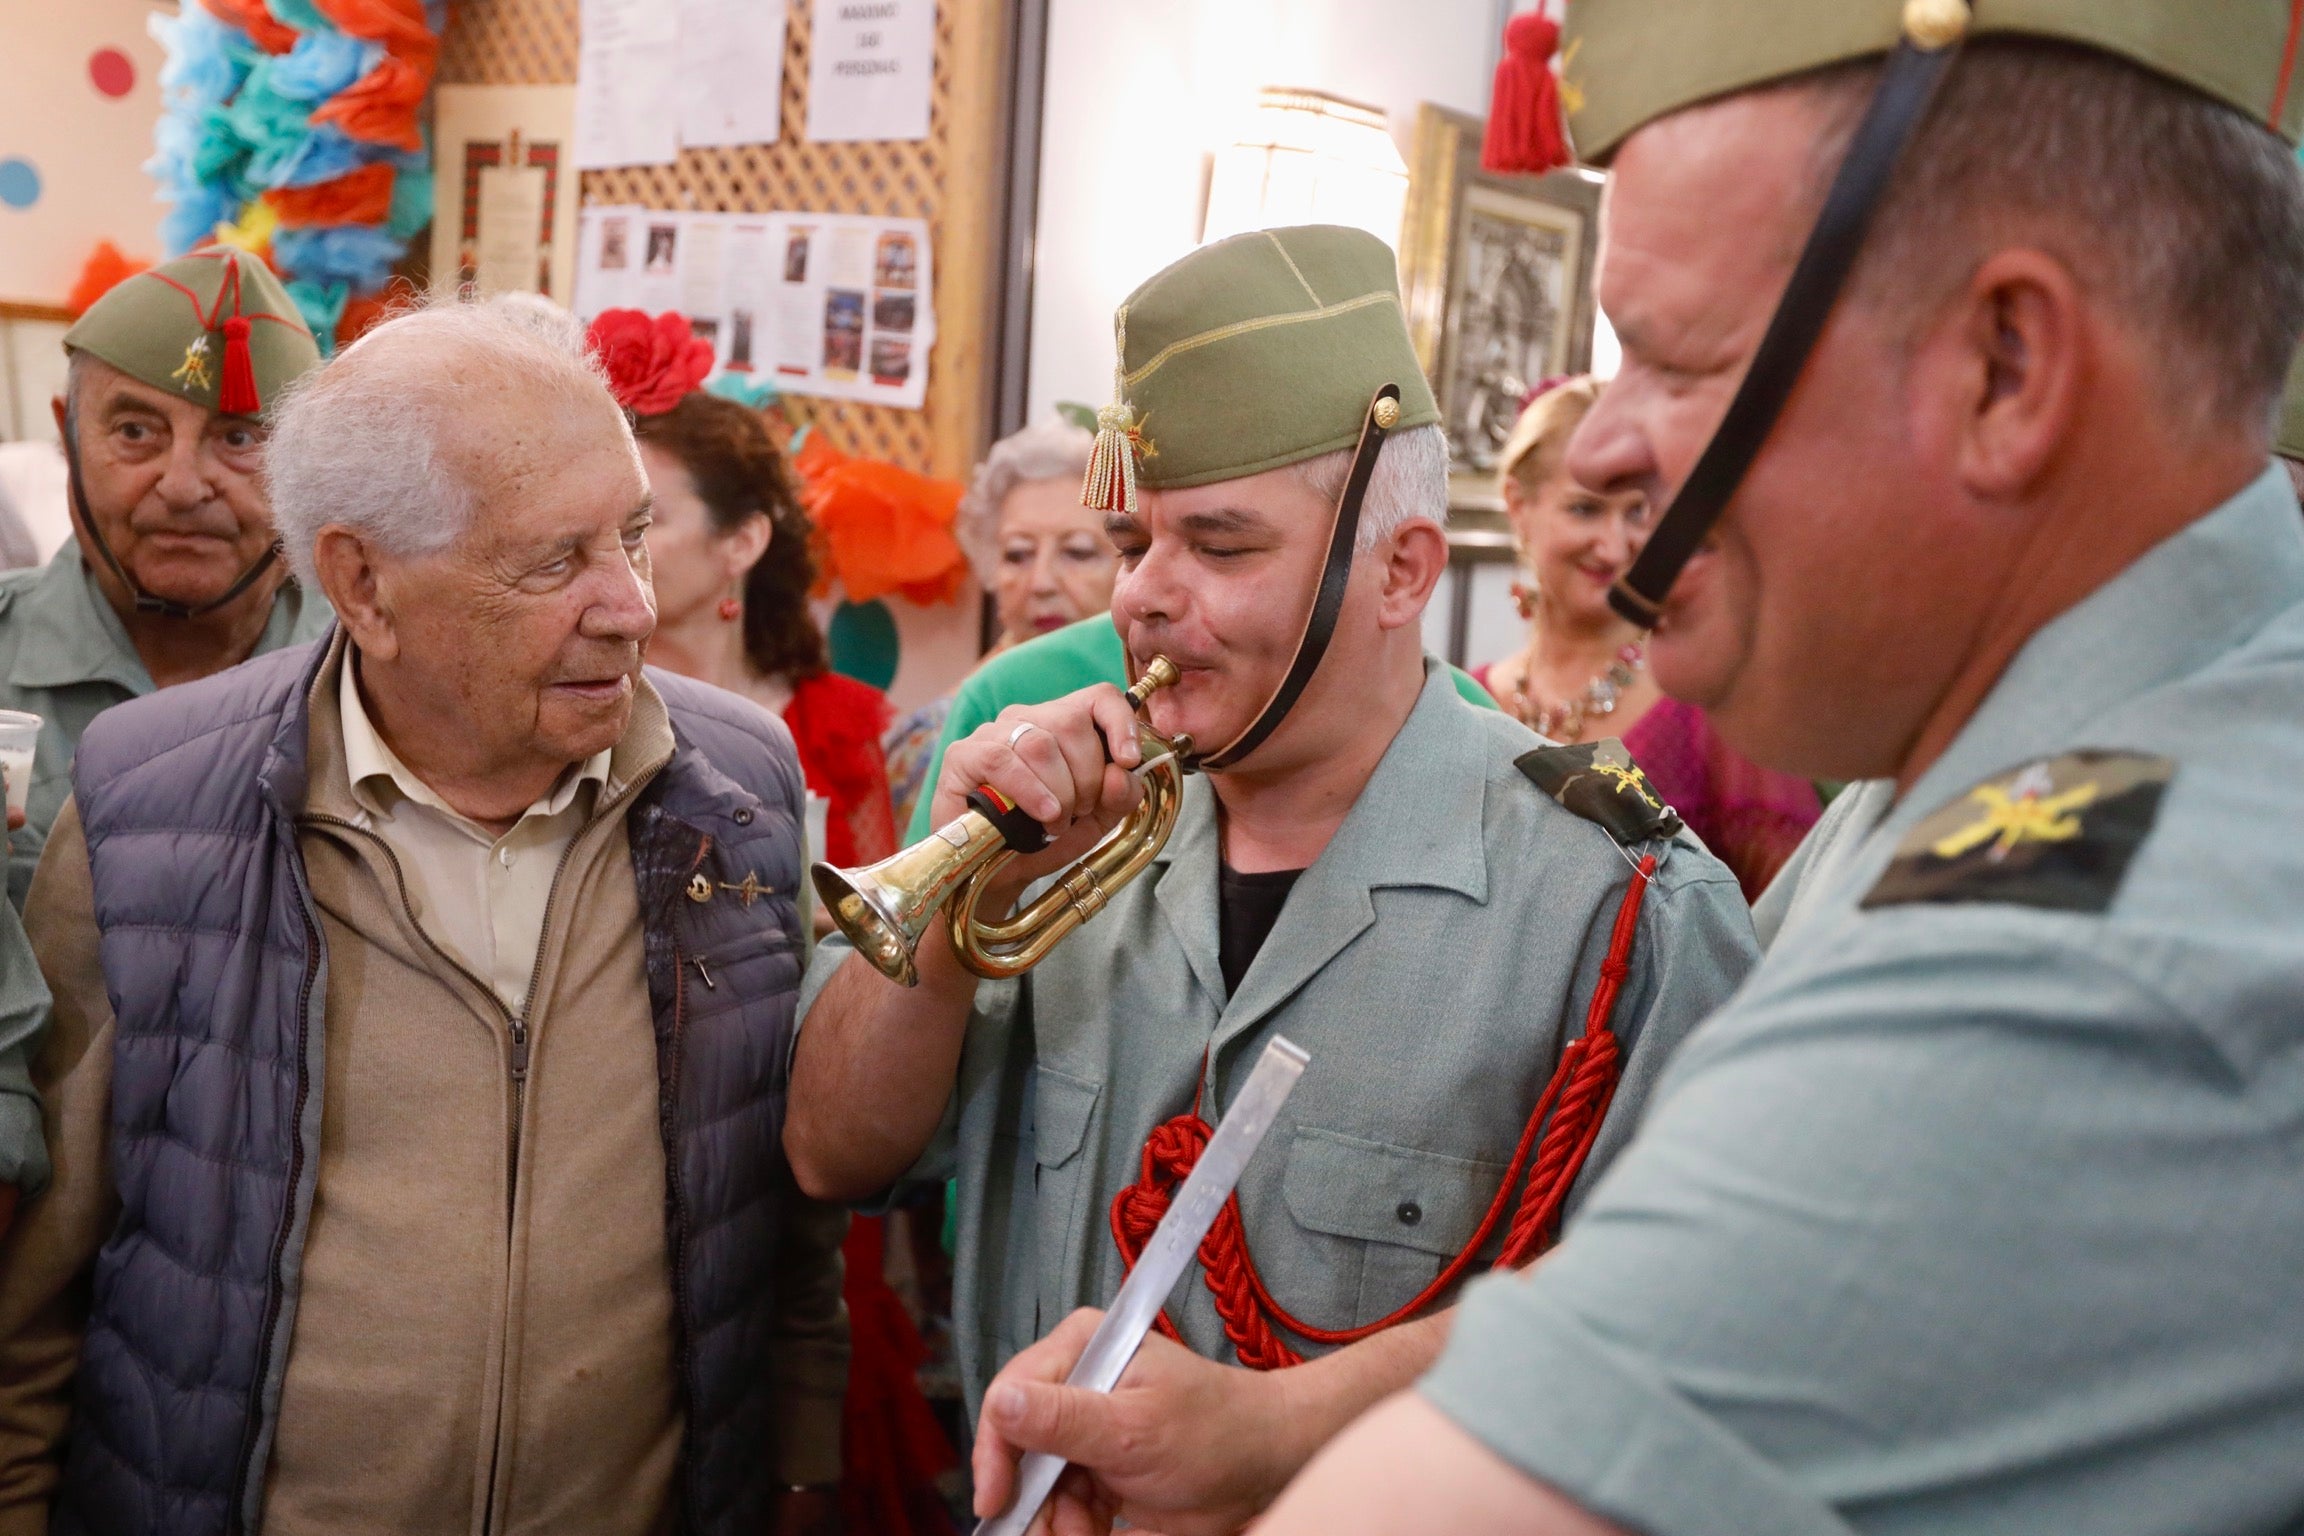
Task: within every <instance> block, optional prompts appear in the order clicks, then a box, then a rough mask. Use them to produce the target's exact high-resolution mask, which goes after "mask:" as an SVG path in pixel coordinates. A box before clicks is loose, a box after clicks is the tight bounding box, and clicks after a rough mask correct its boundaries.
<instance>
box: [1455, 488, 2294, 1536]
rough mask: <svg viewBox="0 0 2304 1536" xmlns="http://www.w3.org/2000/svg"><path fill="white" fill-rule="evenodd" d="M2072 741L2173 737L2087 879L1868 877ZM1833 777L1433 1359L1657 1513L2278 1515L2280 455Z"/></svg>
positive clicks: (1857, 1527)
mask: <svg viewBox="0 0 2304 1536" xmlns="http://www.w3.org/2000/svg"><path fill="white" fill-rule="evenodd" d="M2080 751H2100V752H2113V753H2133V754H2142V755H2147V756H2149V757H2152V758H2164V759H2169V760H2172V761H2173V764H2174V776H2173V778H2172V779H2171V780H2170V781H2169V782H2168V783H2167V786H2166V788H2165V790H2164V792H2163V793H2162V795H2161V798H2160V801H2159V805H2158V810H2157V816H2156V819H2155V820H2154V821H2153V822H2152V823H2151V825H2150V830H2149V831H2148V832H2147V833H2146V834H2145V837H2144V841H2143V842H2142V844H2141V846H2140V847H2139V848H2138V849H2137V851H2136V852H2135V853H2134V855H2133V859H2132V861H2131V862H2129V864H2128V865H2127V867H2126V873H2125V878H2124V879H2123V880H2121V881H2119V883H2118V885H2117V889H2116V890H2115V891H2114V892H2113V894H2112V898H2111V904H2110V906H2109V907H2108V909H2106V910H2103V911H2083V910H2052V909H2050V908H2047V907H2044V906H2040V905H2027V904H2023V903H2021V902H2019V901H2015V900H2009V899H2002V900H1976V899H1968V900H1958V899H1938V900H1935V901H1914V900H1910V899H1904V900H1899V901H1896V902H1894V903H1892V904H1887V905H1882V904H1880V903H1879V902H1878V901H1877V900H1875V901H1874V903H1873V904H1872V905H1871V906H1870V907H1869V908H1867V907H1866V906H1865V905H1864V903H1865V902H1866V900H1867V897H1868V896H1869V895H1871V894H1872V893H1874V892H1875V890H1876V889H1878V888H1881V887H1882V886H1883V878H1884V872H1885V871H1887V870H1888V869H1889V867H1890V865H1891V863H1892V861H1896V862H1900V863H1908V862H1909V860H1910V859H1911V857H1912V855H1910V854H1908V853H1900V845H1903V844H1905V843H1906V842H1907V840H1908V839H1911V840H1912V841H1913V843H1914V845H1915V846H1918V845H1919V844H1920V843H1922V842H1924V841H1925V839H1926V836H1927V834H1922V836H1921V837H1919V838H1914V837H1913V833H1914V830H1915V828H1916V827H1918V826H1919V824H1920V823H1922V822H1923V821H1925V820H1927V819H1928V818H1930V817H1931V816H1932V815H1934V814H1935V813H1938V812H1940V811H1942V810H1944V809H1945V808H1946V807H1956V806H1958V805H1959V804H1960V802H1962V801H1963V800H1964V799H1968V798H1973V797H1972V795H1971V791H1972V790H1974V789H1975V788H1976V787H1977V786H1979V785H1984V784H1990V783H1993V782H1995V781H2001V782H2005V781H2006V776H2008V775H2010V774H2011V773H2019V774H2021V773H2024V772H2027V771H2029V765H2032V764H2037V763H2041V762H2044V761H2054V760H2058V759H2061V758H2064V757H2065V755H2066V754H2070V753H2075V752H2080ZM1849 796H1851V797H1853V798H1847V799H1845V800H1844V802H1843V803H1836V804H1835V805H1834V806H1833V808H1832V811H1831V813H1830V814H1829V815H1828V816H1827V817H1826V820H1825V821H1824V823H1822V824H1820V825H1819V827H1818V829H1817V833H1816V835H1815V836H1814V837H1813V838H1812V839H1811V841H1810V844H1809V845H1808V846H1807V847H1805V848H1804V849H1803V851H1802V853H1801V855H1800V856H1799V857H1798V858H1796V859H1795V861H1794V862H1793V863H1792V864H1791V865H1788V866H1787V867H1786V870H1785V873H1784V876H1783V879H1784V881H1785V882H1786V883H1785V884H1784V885H1783V887H1782V888H1781V890H1780V892H1771V893H1770V895H1769V897H1768V899H1766V900H1765V901H1763V903H1762V906H1763V908H1764V909H1765V912H1764V915H1765V917H1766V918H1767V926H1768V927H1769V928H1771V929H1773V930H1775V938H1774V942H1773V943H1772V945H1771V947H1770V949H1769V952H1768V956H1767V959H1766V960H1765V962H1764V963H1763V964H1762V965H1761V967H1760V969H1759V970H1758V971H1757V972H1756V973H1755V974H1754V976H1753V978H1752V980H1751V982H1750V984H1749V985H1748V986H1746V987H1745V989H1744V991H1743V992H1742V993H1741V994H1739V996H1738V997H1737V998H1736V1000H1735V1001H1734V1002H1733V1003H1732V1004H1730V1005H1729V1007H1728V1008H1727V1009H1725V1010H1724V1011H1723V1012H1722V1013H1721V1014H1720V1016H1719V1017H1718V1018H1716V1019H1714V1020H1712V1021H1711V1022H1710V1023H1708V1024H1707V1025H1706V1026H1705V1027H1704V1029H1703V1031H1702V1032H1701V1033H1700V1034H1699V1035H1698V1036H1697V1037H1696V1038H1695V1039H1694V1040H1693V1041H1691V1042H1690V1044H1689V1046H1688V1048H1687V1049H1686V1050H1685V1051H1683V1052H1682V1053H1681V1054H1680V1056H1679V1058H1678V1059H1677V1060H1675V1061H1674V1062H1673V1064H1672V1067H1671V1070H1670V1071H1669V1072H1668V1073H1667V1074H1666V1076H1665V1079H1664V1081H1663V1082H1662V1083H1661V1084H1659V1085H1658V1088H1657V1093H1656V1098H1655V1101H1654V1103H1653V1104H1652V1105H1651V1107H1650V1110H1649V1113H1648V1116H1647V1118H1646V1120H1645V1121H1644V1122H1643V1124H1642V1126H1641V1129H1640V1132H1639V1135H1638V1136H1637V1137H1636V1138H1635V1139H1634V1141H1633V1143H1632V1145H1631V1146H1630V1147H1629V1148H1628V1149H1627V1150H1626V1152H1625V1154H1624V1156H1623V1158H1622V1159H1621V1160H1620V1161H1619V1162H1618V1163H1617V1166H1616V1167H1615V1169H1614V1170H1613V1171H1612V1172H1611V1174H1610V1175H1609V1177H1608V1179H1607V1181H1606V1182H1605V1183H1604V1184H1603V1185H1602V1186H1601V1187H1600V1188H1599V1189H1598V1190H1597V1191H1595V1193H1594V1195H1593V1197H1592V1199H1591V1200H1590V1201H1588V1202H1587V1203H1586V1205H1585V1207H1584V1209H1583V1211H1582V1213H1581V1214H1580V1215H1579V1216H1578V1217H1577V1218H1576V1219H1575V1220H1573V1221H1572V1222H1571V1223H1570V1225H1569V1229H1568V1233H1567V1236H1566V1238H1565V1239H1564V1241H1563V1242H1562V1243H1561V1245H1560V1247H1559V1248H1558V1250H1556V1251H1555V1252H1554V1253H1553V1254H1552V1255H1551V1256H1550V1257H1549V1258H1548V1259H1547V1260H1546V1261H1545V1262H1544V1264H1543V1265H1542V1266H1541V1267H1540V1268H1539V1269H1538V1270H1537V1271H1536V1272H1535V1273H1533V1274H1531V1275H1529V1276H1527V1277H1525V1278H1522V1279H1516V1280H1498V1281H1493V1282H1487V1283H1483V1284H1481V1285H1478V1286H1476V1287H1475V1288H1474V1289H1473V1290H1472V1292H1471V1293H1470V1294H1469V1295H1468V1296H1467V1297H1466V1300H1465V1305H1464V1307H1463V1309H1462V1313H1461V1315H1460V1317H1459V1319H1458V1322H1457V1326H1456V1329H1455V1332H1454V1335H1453V1337H1452V1339H1451V1340H1450V1344H1449V1348H1448V1351H1447V1353H1446V1354H1445V1355H1444V1356H1443V1357H1442V1359H1441V1361H1440V1363H1439V1365H1438V1366H1437V1367H1436V1369H1435V1370H1434V1372H1433V1373H1432V1374H1431V1375H1430V1376H1429V1377H1428V1378H1426V1380H1425V1382H1424V1383H1423V1386H1422V1391H1423V1392H1424V1394H1425V1395H1426V1396H1427V1397H1428V1398H1429V1399H1430V1400H1431V1401H1432V1402H1434V1403H1435V1404H1436V1405H1437V1406H1438V1407H1439V1408H1440V1409H1441V1410H1442V1411H1443V1412H1444V1413H1447V1414H1448V1415H1450V1416H1451V1417H1452V1418H1454V1419H1455V1420H1456V1421H1457V1422H1458V1423H1459V1424H1460V1425H1461V1426H1462V1427H1463V1428H1465V1429H1466V1430H1467V1431H1469V1432H1470V1433H1472V1434H1473V1435H1475V1436H1476V1437H1478V1438H1479V1439H1480V1440H1481V1441H1483V1442H1484V1443H1486V1444H1487V1445H1488V1446H1489V1447H1490V1448H1491V1449H1492V1450H1494V1451H1495V1452H1497V1453H1498V1454H1499V1455H1501V1456H1503V1457H1504V1458H1505V1459H1507V1460H1509V1461H1511V1462H1512V1463H1514V1464H1515V1465H1517V1466H1518V1467H1520V1468H1521V1469H1523V1470H1524V1471H1526V1472H1527V1473H1528V1474H1529V1475H1531V1476H1533V1477H1536V1478H1539V1479H1541V1480H1543V1481H1544V1482H1546V1483H1548V1484H1550V1485H1551V1486H1553V1487H1555V1488H1557V1489H1559V1490H1561V1491H1562V1492H1563V1493H1565V1494H1566V1495H1568V1496H1569V1497H1570V1498H1572V1499H1574V1500H1576V1501H1577V1502H1578V1503H1579V1504H1582V1505H1584V1506H1585V1507H1587V1508H1589V1509H1592V1510H1593V1511H1595V1512H1597V1513H1599V1514H1601V1515H1604V1516H1606V1517H1608V1518H1610V1519H1613V1520H1615V1521H1618V1522H1620V1523H1622V1524H1624V1525H1628V1526H1631V1527H1633V1528H1634V1529H1637V1530H1641V1531H1646V1532H1651V1533H1654V1536H1676V1533H1682V1532H1690V1533H1693V1532H1698V1531H1719V1530H1745V1531H1759V1530H1766V1531H1781V1532H1786V1533H1816V1536H1827V1533H1841V1536H1845V1533H1847V1532H1850V1531H1866V1532H1904V1531H1931V1532H1939V1531H1950V1532H1960V1533H1971V1532H1973V1533H1983V1532H2009V1533H2015V1532H2033V1531H2095V1532H2137V1533H2147V1532H2173V1531H2217V1532H2225V1533H2232V1536H2239V1533H2245V1532H2272V1531H2289V1530H2293V1529H2295V1528H2296V1520H2297V1516H2298V1511H2299V1510H2304V1463H2300V1462H2299V1458H2298V1455H2297V1447H2298V1446H2299V1444H2304V1346H2300V1344H2299V1339H2300V1337H2304V1335H2300V1334H2299V1331H2298V1324H2297V1319H2298V1318H2299V1317H2300V1316H2304V1222H2299V1221H2298V1220H2297V1209H2298V1198H2299V1189H2300V1188H2304V1185H2300V1183H2299V1179H2300V1176H2304V1175H2300V1170H2304V915H2300V913H2304V908H2299V905H2298V901H2297V892H2298V890H2299V889H2304V830H2300V829H2304V525H2300V522H2299V517H2298V509H2297V504H2296V498H2295V496H2294V494H2293V492H2292V491H2291V490H2290V488H2289V484H2288V481H2287V478H2286V476H2285V475H2284V474H2283V473H2282V472H2281V470H2280V469H2279V468H2278V467H2274V468H2272V469H2271V470H2268V471H2267V472H2266V473H2265V474H2264V475H2263V476H2262V477H2260V478H2259V479H2257V480H2256V481H2255V482H2253V483H2252V484H2251V485H2249V486H2248V487H2247V488H2246V489H2245V490H2244V491H2242V492H2241V493H2240V494H2239V495H2237V496H2235V497H2234V498H2233V499H2232V500H2231V501H2229V502H2227V503H2225V504H2224V505H2223V506H2222V507H2220V508H2217V509H2216V510H2214V511H2212V512H2210V513H2209V514H2207V515H2206V516H2204V517H2202V518H2201V519H2200V520H2199V521H2198V522H2196V523H2194V524H2193V525H2192V526H2190V527H2188V528H2186V529H2184V530H2183V531H2182V532H2180V533H2177V534H2176V535H2174V536H2173V537H2171V538H2169V539H2167V540H2166V541H2164V542H2163V543H2162V544H2160V545H2159V546H2158V547H2157V548H2155V549H2153V550H2151V551H2149V552H2148V553H2146V554H2145V555H2144V556H2143V557H2142V558H2141V559H2139V560H2137V561H2136V562H2135V563H2134V564H2133V565H2131V566H2130V567H2129V568H2128V569H2127V570H2126V571H2125V572H2123V573H2122V574H2121V575H2120V576H2118V577H2117V578H2115V579H2114V580H2113V581H2111V582H2110V583H2108V584H2107V585H2105V586H2104V587H2102V588H2100V589H2099V590H2098V591H2096V592H2095V593H2094V594H2092V595H2091V596H2089V597H2088V598H2086V599H2085V600H2083V601H2082V602H2081V603H2079V604H2078V605H2077V606H2075V607H2073V608H2072V609H2070V610H2069V611H2067V612H2066V613H2065V614H2063V615H2062V616H2061V617H2059V618H2057V619H2056V620H2055V621H2054V622H2052V623H2050V624H2049V625H2048V626H2047V627H2045V628H2044V629H2042V630H2041V631H2040V632H2039V633H2037V634H2036V635H2034V636H2033V637H2032V639H2031V641H2030V642H2029V643H2028V644H2027V645H2026V646H2025V648H2024V649H2023V651H2021V652H2020V653H2019V654H2018V655H2017V657H2016V659H2015V660H2014V661H2013V662H2012V663H2011V664H2010V666H2009V668H2008V670H2007V672H2006V673H2005V674H2004V675H2003V676H2002V678H2001V679H2000V681H1999V683H1998V685H1997V686H1996V687H1995V688H1994V689H1993V691H1992V693H1991V694H1990V695H1989V696H1988V697H1987V698H1986V699H1985V701H1984V703H1983V704H1982V706H1981V707H1980V708H1979V709H1978V710H1977V711H1976V713H1975V715H1974V716H1973V717H1972V718H1971V719H1970V720H1969V722H1968V724H1967V725H1966V727H1965V728H1964V729H1963V730H1962V731H1961V732H1960V734H1959V735H1958V736H1957V737H1956V738H1955V739H1954V741H1953V742H1952V744H1951V746H1950V747H1949V748H1948V749H1947V750H1946V752H1945V753H1944V755H1943V756H1942V757H1941V758H1940V759H1938V760H1937V761H1936V763H1935V764H1934V765H1933V766H1931V767H1930V768H1928V769H1927V771H1926V772H1924V773H1923V774H1922V775H1921V776H1920V778H1919V779H1918V781H1917V782H1915V783H1914V784H1913V786H1912V787H1911V789H1910V790H1909V791H1908V792H1907V793H1906V794H1904V795H1903V796H1902V797H1900V798H1899V797H1897V796H1896V795H1895V794H1894V792H1893V786H1891V785H1886V784H1867V785H1863V786H1858V787H1857V788H1855V789H1852V790H1850V791H1849ZM2080 819H2081V822H2082V827H2083V832H2082V835H2083V836H2085V835H2086V831H2085V828H2086V814H2085V812H2083V813H2082V815H2081V818H2080ZM1939 846H1941V845H1939ZM1938 857H1949V855H1945V854H1941V853H1940V854H1938ZM1907 889H1908V888H1907Z"/></svg>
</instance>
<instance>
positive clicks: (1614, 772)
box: [1592, 759, 1664, 811]
mask: <svg viewBox="0 0 2304 1536" xmlns="http://www.w3.org/2000/svg"><path fill="white" fill-rule="evenodd" d="M1592 771H1593V772H1594V773H1596V774H1598V775H1600V776H1601V777H1602V778H1604V779H1606V780H1607V781H1608V782H1609V783H1611V784H1613V785H1615V786H1616V793H1618V794H1620V795H1638V796H1639V797H1640V799H1641V801H1642V803H1644V804H1646V805H1647V806H1649V807H1650V808H1652V809H1654V810H1659V811H1660V810H1662V809H1664V802H1663V801H1661V800H1659V799H1657V798H1656V797H1655V796H1654V795H1652V794H1650V793H1648V775H1647V774H1646V773H1645V772H1643V771H1642V770H1641V769H1640V767H1639V765H1638V764H1636V763H1622V764H1618V763H1611V762H1606V761H1603V760H1598V759H1595V760H1594V762H1593V764H1592Z"/></svg>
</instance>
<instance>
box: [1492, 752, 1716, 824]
mask: <svg viewBox="0 0 2304 1536" xmlns="http://www.w3.org/2000/svg"><path fill="white" fill-rule="evenodd" d="M1512 766H1513V767H1515V768H1517V769H1519V770H1520V771H1521V772H1522V773H1524V774H1526V775H1527V776H1528V781H1529V782H1530V783H1532V784H1534V785H1535V786H1536V787H1537V788H1538V789H1540V790H1542V791H1544V793H1546V794H1547V795H1550V796H1551V797H1552V798H1553V799H1555V800H1557V801H1559V802H1560V803H1561V804H1562V805H1563V806H1565V807H1567V808H1568V809H1569V810H1571V811H1573V812H1575V813H1576V814H1577V815H1579V816H1581V817H1583V818H1584V819H1585V820H1586V821H1591V822H1597V823H1599V825H1600V827H1601V828H1602V830H1604V831H1606V832H1607V834H1608V835H1609V836H1610V837H1612V838H1614V839H1616V841H1617V842H1619V843H1621V844H1623V845H1624V846H1625V847H1627V848H1629V847H1631V846H1632V845H1633V844H1634V843H1645V842H1648V841H1650V840H1652V839H1655V838H1661V837H1670V836H1671V835H1672V834H1673V833H1675V832H1677V831H1679V830H1680V814H1679V812H1677V811H1675V810H1673V809H1672V807H1670V806H1668V805H1666V804H1665V803H1664V799H1663V797H1662V796H1661V795H1658V794H1657V793H1656V789H1655V786H1653V785H1651V784H1650V783H1649V782H1648V775H1646V774H1644V773H1642V772H1641V771H1640V767H1639V765H1638V764H1637V763H1635V762H1633V761H1632V754H1631V753H1629V752H1627V751H1625V750H1624V743H1622V742H1621V741H1618V740H1616V739H1615V738H1614V737H1610V738H1608V739H1607V740H1606V741H1580V742H1577V743H1575V744H1574V745H1573V746H1566V747H1538V748H1537V749H1536V750H1535V751H1533V752H1525V753H1522V754H1521V755H1520V756H1519V757H1516V758H1514V759H1513V760H1512Z"/></svg>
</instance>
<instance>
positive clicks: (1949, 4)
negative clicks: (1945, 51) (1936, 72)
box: [1904, 0, 1968, 53]
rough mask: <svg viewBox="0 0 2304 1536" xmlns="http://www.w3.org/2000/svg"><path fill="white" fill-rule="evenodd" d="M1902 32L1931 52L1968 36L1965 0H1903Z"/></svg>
mask: <svg viewBox="0 0 2304 1536" xmlns="http://www.w3.org/2000/svg"><path fill="white" fill-rule="evenodd" d="M1904 35H1905V36H1906V37H1908V38H1910V39H1911V40H1912V44H1913V46H1914V47H1917V48H1924V49H1927V50H1928V51H1929V52H1931V53H1933V52H1935V51H1936V50H1937V49H1939V48H1949V47H1950V46H1951V45H1952V44H1954V43H1956V42H1958V41H1960V39H1962V38H1963V37H1966V36H1967V35H1968V0H1904Z"/></svg>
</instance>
